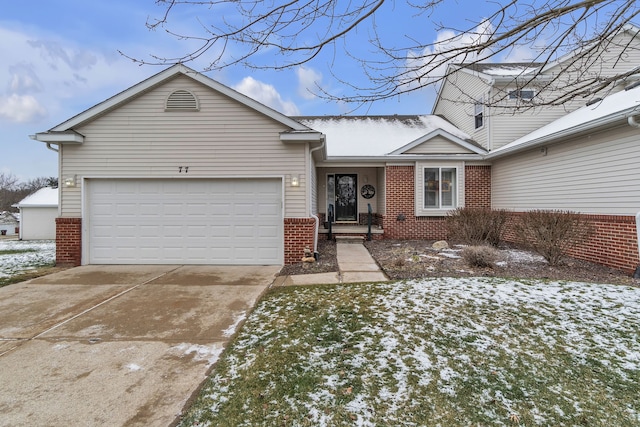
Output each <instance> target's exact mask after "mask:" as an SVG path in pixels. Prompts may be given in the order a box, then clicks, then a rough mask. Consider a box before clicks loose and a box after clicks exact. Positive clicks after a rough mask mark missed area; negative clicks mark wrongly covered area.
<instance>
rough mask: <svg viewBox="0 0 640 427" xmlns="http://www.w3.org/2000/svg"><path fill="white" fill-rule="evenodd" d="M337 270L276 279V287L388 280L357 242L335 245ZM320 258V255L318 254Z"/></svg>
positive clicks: (362, 246)
mask: <svg viewBox="0 0 640 427" xmlns="http://www.w3.org/2000/svg"><path fill="white" fill-rule="evenodd" d="M336 251H337V254H336V255H337V258H338V268H339V270H340V271H338V272H334V273H318V274H301V275H297V276H288V277H278V279H277V280H276V285H278V286H296V285H316V284H332V283H361V282H384V281H387V280H389V279H388V278H387V276H386V275H385V274H384V273H383V272H382V270H380V267H379V266H378V264H377V263H376V262H375V260H374V259H373V257H372V256H371V254H370V253H369V251H368V250H367V248H366V247H365V246H364V245H363V244H362V243H359V242H355V243H339V242H338V243H336ZM320 256H322V254H320Z"/></svg>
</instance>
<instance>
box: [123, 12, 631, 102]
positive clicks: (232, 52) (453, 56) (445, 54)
mask: <svg viewBox="0 0 640 427" xmlns="http://www.w3.org/2000/svg"><path fill="white" fill-rule="evenodd" d="M398 1H400V0H398ZM452 3H454V2H453V0H448V1H445V0H429V1H422V2H419V1H416V0H406V6H407V7H408V9H407V8H404V9H402V11H403V13H404V15H401V16H397V17H396V20H397V21H398V22H400V23H401V25H400V30H401V31H402V28H403V26H402V22H404V21H409V20H416V19H420V20H424V21H425V22H427V20H431V22H432V24H433V26H434V28H435V29H436V30H437V31H438V32H439V34H441V35H442V34H448V35H445V36H444V37H443V38H441V39H439V40H435V41H431V40H421V39H420V38H419V37H416V36H414V35H411V34H408V33H407V34H406V35H405V37H404V40H405V41H406V42H407V43H406V44H405V45H398V40H397V39H394V40H393V41H390V39H389V38H388V37H386V36H383V34H386V32H381V31H380V27H379V24H378V19H377V18H380V17H381V16H386V15H387V14H389V13H391V12H392V11H395V8H396V6H397V5H396V4H395V3H394V2H390V1H385V0H352V1H349V2H344V1H338V0H303V1H296V0H289V1H278V0H268V1H259V0H210V1H198V0H156V4H157V5H158V6H159V7H160V8H161V10H162V12H161V13H160V14H159V18H157V19H152V18H149V19H148V21H147V26H148V27H149V29H151V30H158V29H164V31H166V32H167V33H168V34H171V35H172V36H174V37H176V38H178V39H182V40H191V41H196V42H199V43H200V46H199V47H198V48H196V49H195V50H193V51H191V52H188V53H186V54H184V55H181V56H178V57H170V58H165V57H162V56H160V55H157V54H156V55H155V56H152V57H151V60H144V59H140V58H131V59H132V60H134V61H136V62H138V63H140V64H173V63H184V62H190V61H194V60H196V59H202V58H204V57H205V56H209V58H208V66H206V67H205V68H204V70H203V71H209V70H219V69H223V68H226V67H231V66H235V65H243V66H246V67H251V68H256V69H274V70H281V69H289V68H295V67H299V66H302V65H305V64H310V63H312V62H313V61H314V60H317V59H319V58H320V54H321V53H323V52H325V51H327V50H329V49H333V53H332V55H333V58H334V59H333V60H332V61H335V60H337V59H338V58H339V59H340V60H349V61H351V62H352V63H353V64H355V65H357V67H358V68H359V69H360V70H361V72H362V74H363V75H364V76H365V77H366V79H365V80H364V81H362V80H358V81H352V80H350V78H347V77H346V75H347V74H345V75H342V74H341V73H340V72H339V71H337V70H336V69H335V68H332V69H331V73H332V76H333V78H334V79H335V80H336V81H337V82H338V83H340V87H341V89H342V91H341V93H339V94H336V93H331V92H329V91H325V90H323V89H322V88H321V87H317V94H318V95H319V96H322V97H325V98H328V99H333V100H340V101H345V102H352V103H356V104H362V103H365V104H366V103H369V102H373V101H377V100H384V99H388V98H391V97H396V96H398V95H401V94H405V93H410V92H414V91H416V90H421V89H422V88H424V87H425V86H429V85H437V84H438V83H439V82H441V81H442V80H443V79H445V78H447V74H448V73H449V72H451V70H452V69H454V68H451V67H450V65H451V64H462V65H464V66H466V67H469V68H470V69H473V66H474V65H477V64H482V63H485V62H497V61H500V60H503V58H504V57H505V56H508V54H509V53H510V52H512V51H513V50H514V49H517V48H527V49H529V50H530V51H532V52H535V53H534V55H533V57H532V58H531V59H529V60H528V61H529V64H530V66H529V67H522V69H523V72H522V74H521V75H518V76H516V77H515V78H514V81H513V84H514V85H516V86H518V87H525V86H527V85H530V84H534V83H535V84H536V85H537V90H538V91H539V93H540V96H536V99H535V100H534V101H533V102H531V103H528V104H526V105H523V106H521V107H522V108H535V107H537V106H540V105H561V104H563V103H566V102H569V101H571V100H572V99H575V98H585V97H591V96H593V95H594V94H597V93H599V92H602V91H607V90H610V89H611V87H612V85H613V84H614V83H615V82H617V81H619V80H620V79H623V78H625V77H629V76H630V75H632V74H635V73H637V72H638V70H635V69H634V70H630V68H631V67H628V69H618V68H619V66H621V64H620V63H619V61H620V57H618V58H611V63H610V65H611V67H610V68H611V69H613V68H616V67H618V68H616V70H615V72H611V70H602V72H601V73H594V72H593V67H592V66H593V65H594V64H596V63H598V60H599V59H601V58H602V57H604V56H606V55H607V52H608V50H609V48H613V47H615V48H616V49H618V50H619V51H621V52H623V54H624V53H625V52H628V53H629V55H630V54H631V52H632V51H634V50H636V49H638V47H637V45H632V44H631V43H629V42H625V43H626V45H622V46H618V45H616V46H613V45H611V43H614V42H613V40H614V38H615V35H616V34H618V33H620V32H621V31H622V30H623V29H624V28H625V25H627V24H629V23H631V22H632V21H633V19H635V18H636V17H637V16H638V14H639V13H640V6H639V5H638V4H637V1H636V0H581V1H580V0H578V1H576V0H486V1H484V2H480V0H479V1H478V4H479V5H478V8H479V9H480V8H482V11H483V13H484V15H485V18H483V19H479V20H477V21H476V22H468V25H466V26H465V27H461V28H458V27H455V26H454V25H452V24H451V23H449V24H446V23H442V22H433V19H432V17H435V16H436V15H437V12H438V11H440V10H442V9H443V8H446V7H451V6H452ZM196 7H201V8H203V12H202V14H199V18H200V19H199V22H200V29H201V30H202V31H201V32H200V34H181V33H177V32H174V31H172V30H171V29H169V27H170V23H171V17H172V15H173V14H174V13H178V12H177V9H178V8H196ZM204 9H206V11H205V10H204ZM406 10H410V11H412V12H410V13H407V12H406ZM394 16H395V15H394ZM207 22H210V23H207ZM194 31H197V29H194ZM363 35H368V39H367V40H366V42H365V43H364V46H360V45H362V42H363ZM356 46H357V47H366V48H368V50H367V51H366V53H359V52H361V51H359V50H357V49H353V48H354V47H356ZM572 51H575V52H577V54H575V55H574V56H570V57H566V55H567V54H568V53H569V52H572ZM265 52H269V55H264V53H265ZM621 55H622V54H621ZM266 57H268V59H266V60H265V58H266ZM559 58H564V59H566V61H565V62H564V65H563V69H562V70H558V72H554V73H553V74H552V77H551V78H549V77H548V76H547V75H546V74H545V75H544V78H541V79H539V78H540V77H543V74H544V71H545V70H547V69H549V67H553V66H555V64H556V63H557V61H558V59H559ZM330 62H331V61H330ZM532 70H533V71H532ZM350 71H351V70H350ZM605 71H606V72H605ZM349 75H351V74H350V73H349ZM558 87H567V88H570V90H565V91H558V90H557V88H558ZM552 89H556V90H552ZM345 90H346V91H345ZM545 93H546V95H545ZM552 93H553V94H555V95H553V96H550V95H549V94H552ZM507 95H508V94H504V96H507ZM499 101H500V99H499V98H495V99H493V100H488V102H489V103H491V102H495V103H496V105H497V103H498V102H499Z"/></svg>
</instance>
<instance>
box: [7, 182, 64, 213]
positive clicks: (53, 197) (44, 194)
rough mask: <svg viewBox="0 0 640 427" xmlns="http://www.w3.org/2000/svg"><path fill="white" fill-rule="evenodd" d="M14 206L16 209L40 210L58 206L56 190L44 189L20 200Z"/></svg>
mask: <svg viewBox="0 0 640 427" xmlns="http://www.w3.org/2000/svg"><path fill="white" fill-rule="evenodd" d="M14 206H16V207H18V208H26V207H29V208H35V207H38V208H42V207H57V206H58V189H57V188H51V187H44V188H41V189H39V190H38V191H36V192H35V193H32V194H30V195H28V196H27V197H25V198H24V199H22V200H20V201H19V202H18V203H17V204H15V205H14Z"/></svg>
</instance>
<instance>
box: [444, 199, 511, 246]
mask: <svg viewBox="0 0 640 427" xmlns="http://www.w3.org/2000/svg"><path fill="white" fill-rule="evenodd" d="M507 218H508V214H507V211H505V210H492V209H487V208H458V209H455V210H453V211H451V212H449V216H448V217H447V232H448V235H449V238H450V239H454V240H458V241H461V242H463V243H466V244H468V245H491V246H496V247H497V246H498V245H500V240H501V239H502V231H503V230H504V227H505V224H506V223H507Z"/></svg>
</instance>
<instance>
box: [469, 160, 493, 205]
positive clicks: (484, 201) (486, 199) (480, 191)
mask: <svg viewBox="0 0 640 427" xmlns="http://www.w3.org/2000/svg"><path fill="white" fill-rule="evenodd" d="M464 178H465V186H464V205H465V206H466V207H468V208H490V207H491V166H466V167H465V168H464Z"/></svg>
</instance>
